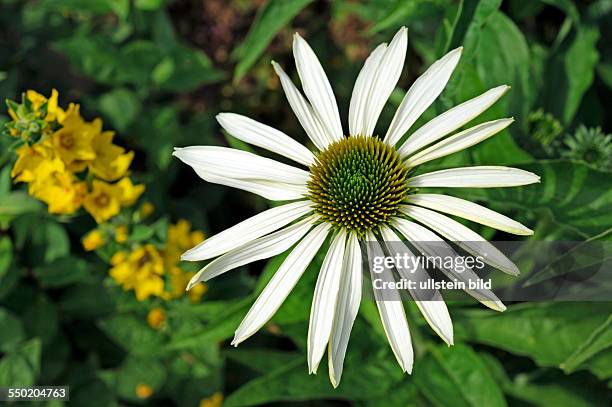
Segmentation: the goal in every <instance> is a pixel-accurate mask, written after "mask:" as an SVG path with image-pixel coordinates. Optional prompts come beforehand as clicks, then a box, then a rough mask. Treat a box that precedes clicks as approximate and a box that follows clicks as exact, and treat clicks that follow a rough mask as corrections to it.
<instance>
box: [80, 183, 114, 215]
mask: <svg viewBox="0 0 612 407" xmlns="http://www.w3.org/2000/svg"><path fill="white" fill-rule="evenodd" d="M120 198H121V195H120V191H119V190H118V189H117V187H116V186H115V185H111V184H108V183H106V182H104V181H99V180H94V181H93V188H92V190H91V192H90V193H89V194H87V196H86V197H85V200H84V202H83V206H84V207H85V209H86V210H87V212H89V213H90V214H91V216H93V218H94V219H95V220H96V222H98V223H102V222H104V221H105V220H108V219H110V218H112V217H113V216H115V215H116V214H118V213H119V210H120V209H121V206H120V202H121V201H120Z"/></svg>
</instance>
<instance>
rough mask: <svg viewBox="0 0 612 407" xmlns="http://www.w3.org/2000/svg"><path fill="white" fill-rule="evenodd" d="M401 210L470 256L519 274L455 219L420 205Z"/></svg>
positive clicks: (508, 262) (501, 254)
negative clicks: (480, 257)
mask: <svg viewBox="0 0 612 407" xmlns="http://www.w3.org/2000/svg"><path fill="white" fill-rule="evenodd" d="M401 211H402V213H404V214H406V215H408V216H410V217H411V218H413V219H415V220H417V221H419V222H421V223H422V224H424V225H425V226H427V227H428V228H430V229H432V230H434V231H436V232H438V233H439V234H441V235H442V236H443V237H445V238H446V239H448V240H450V241H452V242H455V243H457V245H459V247H461V248H462V249H463V250H465V251H466V252H468V253H470V254H471V255H472V256H482V260H483V261H484V262H485V263H487V264H490V265H491V266H493V267H495V268H498V269H500V270H501V271H504V272H506V273H508V274H511V275H513V276H516V275H518V274H519V269H518V268H517V267H516V265H515V264H514V263H513V262H512V261H510V259H508V258H507V257H506V256H505V255H504V254H503V253H502V252H500V251H499V250H498V249H497V248H496V247H495V246H493V245H492V244H491V243H489V242H488V241H486V240H485V239H484V238H483V237H482V236H480V235H479V234H478V233H476V232H474V231H473V230H472V229H470V228H468V227H467V226H465V225H462V224H461V223H459V222H457V221H456V220H454V219H451V218H449V217H448V216H445V215H442V214H440V213H438V212H434V211H432V210H429V209H425V208H421V207H420V206H412V205H402V207H401Z"/></svg>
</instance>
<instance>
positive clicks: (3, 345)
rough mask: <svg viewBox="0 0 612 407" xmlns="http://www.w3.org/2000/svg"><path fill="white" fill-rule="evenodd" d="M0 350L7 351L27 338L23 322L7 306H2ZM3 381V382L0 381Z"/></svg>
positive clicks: (0, 312)
mask: <svg viewBox="0 0 612 407" xmlns="http://www.w3.org/2000/svg"><path fill="white" fill-rule="evenodd" d="M0 327H2V329H0V351H2V352H7V351H9V350H11V349H13V348H14V347H15V345H17V344H18V343H19V342H21V341H22V340H23V339H25V332H24V330H23V324H22V322H21V321H20V320H19V318H17V317H16V316H15V315H13V314H12V313H10V312H9V311H8V310H6V309H5V308H0ZM0 383H1V382H0Z"/></svg>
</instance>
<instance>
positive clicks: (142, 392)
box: [135, 383, 153, 399]
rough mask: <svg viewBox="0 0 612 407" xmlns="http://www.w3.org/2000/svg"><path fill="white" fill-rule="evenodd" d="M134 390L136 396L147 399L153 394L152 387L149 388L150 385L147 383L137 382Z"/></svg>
mask: <svg viewBox="0 0 612 407" xmlns="http://www.w3.org/2000/svg"><path fill="white" fill-rule="evenodd" d="M135 392H136V395H137V396H138V398H140V399H147V398H149V397H151V394H153V389H152V388H151V386H149V385H147V384H144V383H138V385H137V386H136V389H135Z"/></svg>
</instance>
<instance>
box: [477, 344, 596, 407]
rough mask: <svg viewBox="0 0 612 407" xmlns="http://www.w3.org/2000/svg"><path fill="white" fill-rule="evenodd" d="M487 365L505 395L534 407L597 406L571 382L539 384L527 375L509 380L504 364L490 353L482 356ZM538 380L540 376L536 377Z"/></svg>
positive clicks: (519, 375) (562, 380)
mask: <svg viewBox="0 0 612 407" xmlns="http://www.w3.org/2000/svg"><path fill="white" fill-rule="evenodd" d="M480 357H481V358H482V359H483V361H484V362H485V363H486V364H487V367H488V369H489V370H490V371H491V373H492V374H493V377H494V378H495V380H496V381H497V382H498V383H499V385H500V386H501V387H502V389H503V391H504V393H506V394H507V395H509V396H511V397H513V398H516V399H518V400H523V401H525V402H527V403H531V404H533V405H534V406H542V407H546V406H563V405H567V406H575V407H587V406H592V405H594V404H596V402H595V401H594V400H590V397H588V394H584V393H585V392H584V391H582V389H580V388H576V387H577V386H576V385H573V386H572V384H573V383H572V381H571V380H564V379H561V380H555V382H554V383H546V382H544V383H537V382H534V381H533V380H532V379H531V378H530V377H529V376H528V375H526V374H518V375H516V376H515V377H514V378H513V379H511V378H509V377H508V375H507V373H506V372H505V370H504V366H503V365H502V363H501V362H500V361H499V360H498V359H496V358H495V357H493V356H492V355H490V354H488V353H482V354H480ZM534 376H535V377H536V378H537V377H538V375H534Z"/></svg>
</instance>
